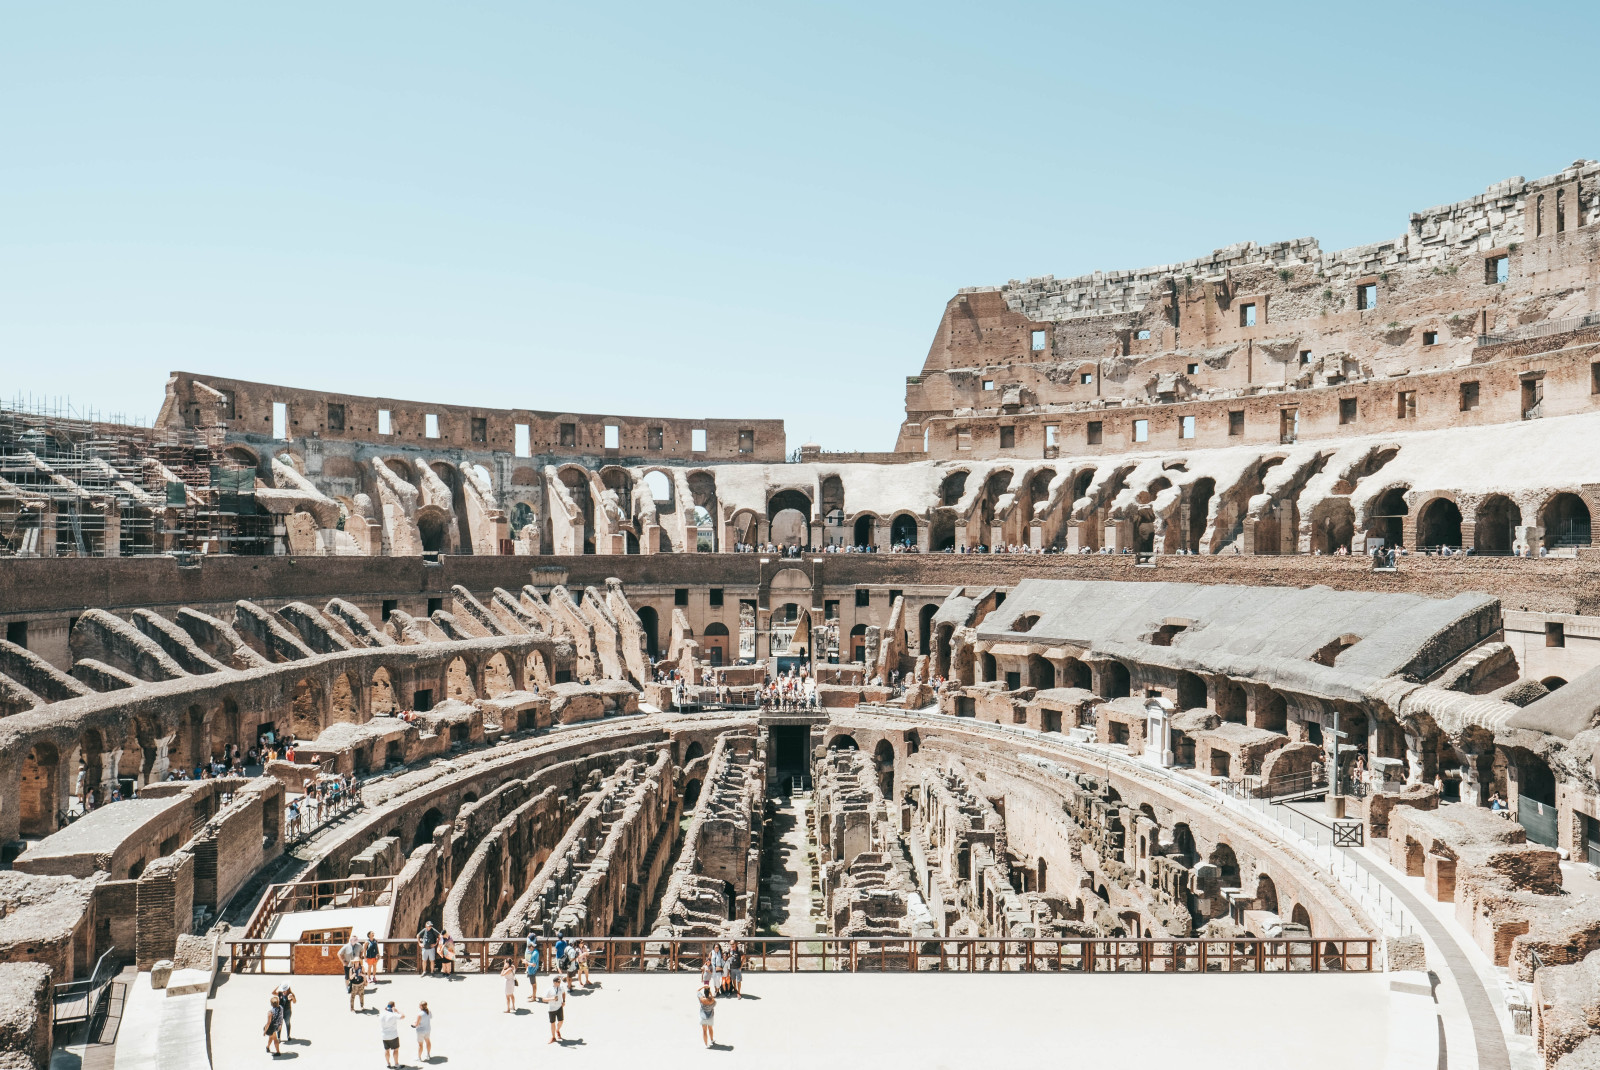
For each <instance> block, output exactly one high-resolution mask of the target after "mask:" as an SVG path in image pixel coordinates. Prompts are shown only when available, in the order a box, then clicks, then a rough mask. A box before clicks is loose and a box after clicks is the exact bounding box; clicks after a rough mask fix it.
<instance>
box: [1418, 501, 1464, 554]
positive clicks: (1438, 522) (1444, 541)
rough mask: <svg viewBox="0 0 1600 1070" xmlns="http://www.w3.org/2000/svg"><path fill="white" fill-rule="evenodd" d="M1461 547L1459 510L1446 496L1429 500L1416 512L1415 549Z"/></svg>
mask: <svg viewBox="0 0 1600 1070" xmlns="http://www.w3.org/2000/svg"><path fill="white" fill-rule="evenodd" d="M1440 546H1449V547H1452V548H1459V547H1460V546H1461V510H1460V508H1459V507H1458V506H1457V505H1456V503H1455V502H1454V501H1453V500H1451V499H1450V498H1449V497H1448V496H1447V495H1442V494H1441V495H1440V496H1438V497H1436V498H1430V499H1428V500H1427V501H1426V502H1424V503H1422V506H1421V507H1420V508H1418V510H1417V548H1418V549H1419V550H1429V549H1433V548H1436V547H1440Z"/></svg>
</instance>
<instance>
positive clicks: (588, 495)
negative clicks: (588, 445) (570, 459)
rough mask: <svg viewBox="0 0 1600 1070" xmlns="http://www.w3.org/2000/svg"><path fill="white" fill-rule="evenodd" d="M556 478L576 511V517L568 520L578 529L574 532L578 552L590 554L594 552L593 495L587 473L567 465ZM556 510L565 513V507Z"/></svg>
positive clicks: (574, 466) (559, 506)
mask: <svg viewBox="0 0 1600 1070" xmlns="http://www.w3.org/2000/svg"><path fill="white" fill-rule="evenodd" d="M557 477H558V478H559V480H560V482H561V486H562V488H563V489H565V490H566V492H567V497H568V498H569V499H571V501H572V504H573V506H574V507H576V510H577V515H576V516H573V517H571V518H570V523H571V524H572V526H574V527H576V528H577V529H578V530H577V531H576V532H575V534H576V535H577V539H576V541H577V543H578V552H579V553H582V554H592V553H594V552H595V547H594V494H593V492H592V490H591V489H590V483H589V473H588V471H587V470H586V469H583V468H579V467H578V466H576V465H567V466H566V467H564V468H562V469H561V470H560V471H559V472H558V473H557ZM557 508H558V509H560V510H562V511H563V512H565V506H561V505H558V506H557Z"/></svg>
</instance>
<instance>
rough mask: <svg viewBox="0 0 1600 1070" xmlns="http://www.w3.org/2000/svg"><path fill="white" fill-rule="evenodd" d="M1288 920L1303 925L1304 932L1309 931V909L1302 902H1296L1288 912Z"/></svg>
mask: <svg viewBox="0 0 1600 1070" xmlns="http://www.w3.org/2000/svg"><path fill="white" fill-rule="evenodd" d="M1289 921H1290V922H1291V923H1292V924H1294V925H1303V926H1305V930H1306V932H1310V931H1311V911H1309V910H1307V909H1306V906H1305V904H1304V903H1296V904H1295V905H1294V909H1293V910H1292V911H1290V912H1289Z"/></svg>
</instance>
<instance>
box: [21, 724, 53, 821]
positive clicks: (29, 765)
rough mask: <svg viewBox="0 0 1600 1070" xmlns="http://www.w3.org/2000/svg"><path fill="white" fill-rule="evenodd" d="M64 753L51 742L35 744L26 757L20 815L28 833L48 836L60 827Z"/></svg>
mask: <svg viewBox="0 0 1600 1070" xmlns="http://www.w3.org/2000/svg"><path fill="white" fill-rule="evenodd" d="M59 764H60V755H59V754H58V753H57V751H56V748H55V745H54V744H51V743H35V744H34V746H33V749H32V750H30V751H29V752H28V756H27V757H26V758H24V759H23V760H22V777H21V783H20V788H21V796H22V798H21V799H20V800H19V802H20V804H21V805H20V812H19V817H20V819H21V831H22V834H23V835H24V836H48V835H50V834H51V833H52V832H54V831H55V830H56V815H57V812H58V801H57V800H58V799H59V797H60V795H59V791H60V789H59V783H60V780H59V770H58V768H57V766H58V765H59Z"/></svg>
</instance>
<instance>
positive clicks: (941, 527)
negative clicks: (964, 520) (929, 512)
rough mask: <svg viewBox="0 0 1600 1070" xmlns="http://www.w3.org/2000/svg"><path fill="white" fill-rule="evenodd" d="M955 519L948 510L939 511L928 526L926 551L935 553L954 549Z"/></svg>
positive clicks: (953, 514) (952, 513)
mask: <svg viewBox="0 0 1600 1070" xmlns="http://www.w3.org/2000/svg"><path fill="white" fill-rule="evenodd" d="M955 545H956V517H955V513H954V512H952V511H951V510H949V509H939V510H936V511H935V512H934V514H933V520H932V522H931V523H930V524H929V525H928V549H930V550H933V551H934V552H936V553H939V552H943V551H946V550H953V549H955Z"/></svg>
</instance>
